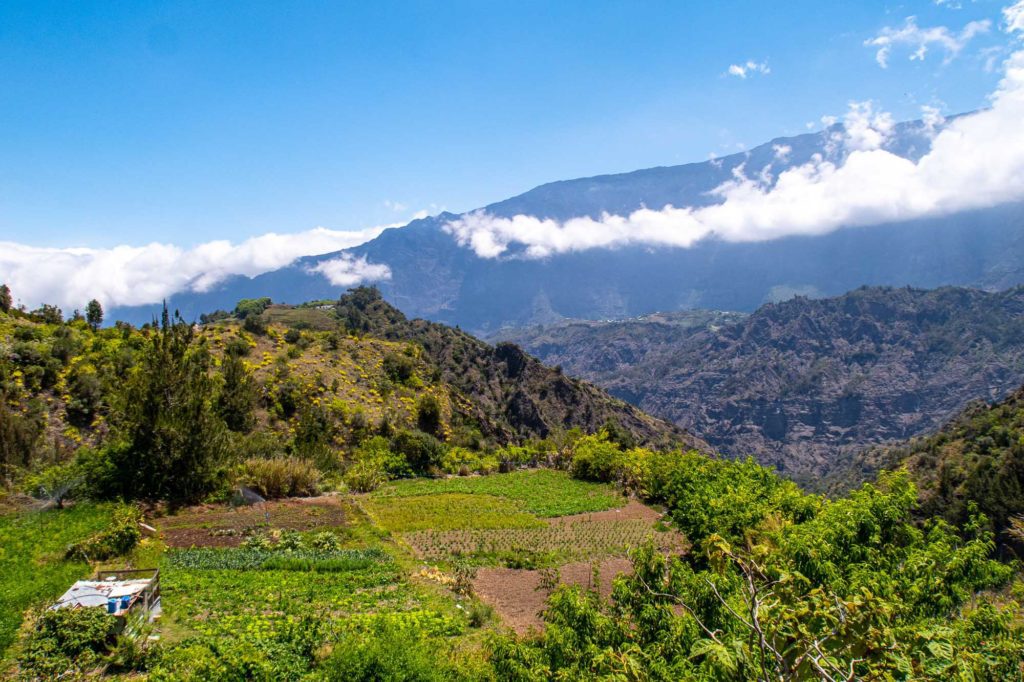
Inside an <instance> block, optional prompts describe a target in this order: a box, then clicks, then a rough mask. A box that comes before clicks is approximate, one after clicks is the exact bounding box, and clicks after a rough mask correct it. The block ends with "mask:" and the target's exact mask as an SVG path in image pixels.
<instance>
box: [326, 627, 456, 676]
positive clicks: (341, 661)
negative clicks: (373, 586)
mask: <svg viewBox="0 0 1024 682" xmlns="http://www.w3.org/2000/svg"><path fill="white" fill-rule="evenodd" d="M323 675H324V679H326V680H331V681H332V682H335V681H336V682H350V681H351V682H441V681H442V680H460V679H466V678H465V677H463V675H462V674H461V673H460V672H459V671H458V670H457V669H456V668H455V667H454V666H453V665H451V664H450V663H449V662H448V661H447V660H446V657H445V656H444V651H443V648H442V649H441V650H440V651H439V650H438V642H437V641H434V640H432V639H430V638H428V637H425V636H423V634H422V633H420V632H417V631H416V630H415V629H414V628H408V627H400V626H396V625H392V624H390V623H388V622H387V621H381V622H380V623H379V624H378V626H377V627H374V628H373V629H372V630H370V631H369V632H358V633H356V632H353V633H346V635H345V636H343V637H342V638H341V639H340V640H339V641H338V642H337V644H335V646H334V650H333V652H332V653H331V656H330V657H329V658H328V659H327V660H326V661H325V662H324V665H323Z"/></svg>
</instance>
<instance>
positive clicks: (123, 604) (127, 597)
mask: <svg viewBox="0 0 1024 682" xmlns="http://www.w3.org/2000/svg"><path fill="white" fill-rule="evenodd" d="M131 603H132V596H131V595H130V594H126V595H124V596H123V597H121V608H122V609H126V608H128V605H129V604H131Z"/></svg>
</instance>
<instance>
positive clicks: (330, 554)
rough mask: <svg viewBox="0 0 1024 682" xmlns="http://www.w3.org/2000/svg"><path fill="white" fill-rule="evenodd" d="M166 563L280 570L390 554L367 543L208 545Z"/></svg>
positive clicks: (367, 563)
mask: <svg viewBox="0 0 1024 682" xmlns="http://www.w3.org/2000/svg"><path fill="white" fill-rule="evenodd" d="M166 562H167V565H168V566H170V567H173V568H179V569H188V570H225V569H229V570H236V571H258V570H283V571H321V572H339V571H358V570H362V569H366V568H370V567H372V566H374V565H376V564H389V563H391V562H392V558H391V555H389V554H388V553H387V552H385V551H383V550H381V549H377V548H375V547H371V548H368V549H343V550H334V551H326V552H325V551H316V550H297V551H290V552H286V551H282V550H276V549H214V548H209V547H204V548H195V549H180V550H175V551H172V552H169V553H168V555H167V558H166Z"/></svg>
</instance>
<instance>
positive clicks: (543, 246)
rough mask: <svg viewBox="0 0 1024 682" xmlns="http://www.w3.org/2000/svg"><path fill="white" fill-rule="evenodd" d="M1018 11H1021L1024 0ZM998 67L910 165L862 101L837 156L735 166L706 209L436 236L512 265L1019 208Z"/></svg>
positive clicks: (1009, 86) (1009, 98) (483, 218)
mask: <svg viewBox="0 0 1024 682" xmlns="http://www.w3.org/2000/svg"><path fill="white" fill-rule="evenodd" d="M1017 6H1021V7H1024V0H1021V2H1019V3H1017ZM1022 12H1024V10H1022ZM1017 16H1018V15H1012V16H1011V15H1007V22H1008V24H1009V25H1015V24H1013V22H1015V21H1016V17H1017ZM1021 22H1022V23H1024V19H1021ZM1019 30H1021V31H1024V27H1021V28H1020V29H1019ZM1003 69H1004V74H1003V78H1002V80H1001V81H1000V83H999V86H998V87H997V89H996V91H995V92H994V93H992V95H990V102H991V106H990V107H989V108H988V109H985V110H983V111H980V112H978V113H975V114H972V115H969V116H963V117H960V118H957V119H955V120H953V121H951V122H948V123H946V125H944V126H943V127H942V128H941V130H940V131H939V132H937V133H935V136H934V138H933V140H932V146H931V150H930V151H929V152H928V153H927V154H926V155H925V156H923V157H922V158H920V160H918V161H917V162H916V163H915V162H913V161H910V160H908V159H905V158H902V157H900V156H897V155H896V154H893V153H891V152H889V151H886V150H885V149H884V148H883V147H884V144H885V142H886V141H887V139H888V138H889V136H890V135H891V133H892V127H893V126H892V118H891V117H890V116H888V115H886V114H882V113H878V112H876V111H875V110H874V108H873V106H872V105H871V104H870V103H855V104H853V105H852V106H851V109H850V112H849V113H848V114H847V116H846V119H845V120H844V123H845V132H843V133H839V134H838V137H837V138H833V139H832V140H831V141H830V144H831V145H833V146H837V147H839V146H841V149H836V150H834V151H835V152H836V154H835V155H833V154H828V155H827V156H820V155H819V156H816V157H815V158H813V159H812V160H811V161H810V162H809V163H806V164H803V165H800V166H796V167H793V168H790V169H788V170H784V171H782V172H781V173H779V174H778V176H777V178H774V177H773V173H772V172H771V170H772V169H771V167H766V168H765V169H760V170H758V171H757V172H755V173H754V174H752V176H751V177H748V175H747V173H746V171H745V169H744V168H742V167H741V168H740V169H738V171H737V172H735V173H734V175H735V177H734V178H733V179H732V180H730V181H728V182H726V183H724V184H722V185H721V186H719V187H718V188H716V189H715V190H714V191H713V192H712V194H713V195H714V197H715V198H717V199H719V200H720V203H717V204H715V205H711V206H707V207H702V208H692V207H684V208H676V207H673V206H666V207H665V208H663V209H661V210H653V209H648V208H643V209H640V210H638V211H635V212H634V213H631V214H630V215H628V216H617V215H604V216H602V217H601V218H600V219H593V218H589V217H583V218H575V219H572V220H568V221H565V222H557V221H554V220H541V219H538V218H535V217H532V216H526V215H517V216H514V217H512V218H499V217H495V216H491V215H488V214H486V213H481V212H477V213H472V214H468V215H465V216H462V217H461V218H459V219H457V220H455V221H452V222H451V223H449V224H448V225H447V226H446V228H445V229H446V230H447V231H448V232H449V233H450V234H451V235H452V236H453V237H454V238H455V239H456V241H457V242H458V243H459V244H461V245H463V246H466V247H469V248H471V249H472V250H473V251H474V252H475V253H476V254H477V255H478V256H480V257H483V258H496V257H499V256H502V255H503V254H506V255H507V252H508V251H509V249H510V248H511V247H521V249H518V248H517V249H515V250H514V251H513V252H514V253H515V255H516V257H525V258H544V257H547V256H551V255H555V254H561V253H567V252H573V251H582V250H586V249H593V248H614V247H621V246H627V245H652V246H673V247H689V246H692V245H693V244H695V243H696V242H698V241H700V240H702V239H705V238H710V237H714V238H719V239H723V240H726V241H732V242H749V241H764V240H769V239H776V238H779V237H785V236H790V235H819V234H824V233H827V232H831V231H833V230H836V229H838V228H841V227H847V226H859V225H870V224H877V223H882V222H891V221H902V220H908V219H913V218H918V217H924V216H931V215H942V214H949V213H954V212H958V211H963V210H968V209H973V208H981V207H988V206H994V205H997V204H1001V203H1006V202H1010V201H1016V200H1021V199H1024V135H1022V134H1021V121H1024V50H1019V51H1017V52H1014V53H1012V54H1011V55H1010V57H1009V58H1008V59H1007V60H1006V61H1005V62H1004V64H1003ZM923 115H924V117H925V119H926V121H927V122H926V125H931V126H932V128H933V130H934V129H935V127H936V126H937V125H938V121H939V115H938V112H937V111H935V110H934V109H928V110H927V111H924V112H923ZM773 180H774V181H773Z"/></svg>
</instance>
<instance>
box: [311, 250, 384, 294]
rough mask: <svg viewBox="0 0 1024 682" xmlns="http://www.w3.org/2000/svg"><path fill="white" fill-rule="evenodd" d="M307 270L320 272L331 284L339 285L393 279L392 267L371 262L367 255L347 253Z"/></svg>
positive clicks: (347, 285)
mask: <svg viewBox="0 0 1024 682" xmlns="http://www.w3.org/2000/svg"><path fill="white" fill-rule="evenodd" d="M306 271H307V272H315V273H319V274H321V275H323V276H324V277H326V278H327V281H329V282H330V283H331V284H333V285H335V286H339V287H350V286H352V285H353V284H359V283H360V282H379V281H381V280H385V279H391V268H389V267H388V266H386V265H384V264H382V263H369V262H367V260H366V258H365V257H360V258H355V257H354V256H352V255H350V254H347V253H343V254H341V255H340V256H338V257H337V258H332V259H331V260H325V261H322V262H320V263H317V264H316V265H315V266H313V267H310V268H307V269H306Z"/></svg>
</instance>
